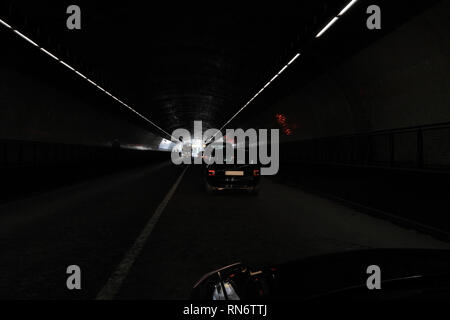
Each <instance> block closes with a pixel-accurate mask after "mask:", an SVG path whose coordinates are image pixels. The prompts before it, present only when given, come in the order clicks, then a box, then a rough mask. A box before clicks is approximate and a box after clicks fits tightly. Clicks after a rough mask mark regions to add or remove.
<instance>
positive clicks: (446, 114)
mask: <svg viewBox="0 0 450 320" xmlns="http://www.w3.org/2000/svg"><path fill="white" fill-rule="evenodd" d="M449 6H450V1H442V2H440V3H438V4H437V5H436V6H434V7H432V8H431V9H429V10H427V11H426V12H424V13H422V14H420V15H419V16H417V17H415V18H413V19H412V20H410V21H408V22H407V23H406V24H404V25H402V26H401V27H400V28H398V29H396V30H394V31H393V32H392V33H390V34H388V35H386V36H385V37H383V38H381V39H380V40H379V41H378V42H376V43H374V44H372V45H370V46H369V47H367V48H365V49H363V50H362V51H361V52H359V53H357V54H356V55H354V56H352V57H351V58H349V59H348V60H347V61H345V62H343V63H342V64H341V65H339V66H337V67H335V68H334V69H332V70H329V72H327V73H326V74H323V75H321V76H319V77H317V78H316V79H315V80H313V81H312V82H310V83H309V84H308V85H306V86H303V87H301V88H298V89H297V90H296V91H295V92H294V93H293V94H291V95H290V96H288V97H285V98H283V99H280V100H279V101H278V102H277V103H276V104H275V105H274V106H273V107H271V108H268V110H267V111H266V112H264V113H263V114H262V117H261V119H262V122H264V123H265V126H266V127H267V126H268V127H274V125H276V122H275V119H274V115H275V114H277V113H282V114H284V115H285V116H286V118H287V120H288V123H289V122H290V123H296V124H297V128H296V129H295V130H294V133H293V134H292V135H290V136H286V135H284V136H283V138H282V139H283V141H292V140H304V139H310V138H318V137H327V136H337V135H342V134H352V133H360V132H370V131H375V130H382V129H393V128H400V127H408V126H417V125H426V124H433V123H440V122H448V121H450V89H449V88H450V33H449V32H448V30H450V17H449V16H448V12H450V10H449V8H448V7H449ZM368 32H370V31H368ZM348 41H351V39H348Z"/></svg>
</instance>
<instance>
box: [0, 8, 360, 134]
mask: <svg viewBox="0 0 450 320" xmlns="http://www.w3.org/2000/svg"><path fill="white" fill-rule="evenodd" d="M357 1H358V0H352V1H350V2H349V3H348V4H347V5H346V6H345V7H344V8H343V9H342V10H341V12H339V14H338V15H337V16H335V17H334V18H333V19H331V21H330V22H328V24H327V25H325V27H324V28H323V29H322V30H320V31H319V32H318V33H317V35H316V38H319V37H320V36H322V35H323V34H324V33H325V32H326V31H327V30H328V29H329V28H330V27H331V26H332V25H333V24H334V23H335V22H336V21H337V20H338V19H339V17H341V16H342V15H344V14H345V13H346V12H347V11H348V10H349V9H350V7H352V6H353V5H354V4H355V3H356V2H357ZM0 23H1V24H2V25H4V26H5V27H7V28H8V29H10V30H11V31H13V32H14V33H16V34H17V35H19V36H20V37H21V38H23V39H24V40H26V41H27V42H29V43H30V44H32V45H33V46H35V47H37V48H39V50H41V51H42V52H43V53H45V54H46V55H48V56H49V57H51V58H52V59H54V60H56V61H58V62H59V63H61V64H62V65H63V66H65V67H66V68H68V69H69V70H71V71H72V72H75V73H76V74H77V75H78V76H80V77H81V78H83V79H84V80H86V81H87V82H89V83H90V84H91V85H93V86H94V87H96V88H97V89H99V90H100V91H102V92H103V93H105V94H106V95H108V96H110V97H111V98H112V99H114V100H115V101H117V102H118V103H120V104H121V105H122V106H124V107H126V108H128V109H129V110H131V111H132V112H133V113H135V114H136V115H138V116H139V117H140V118H142V119H144V120H145V121H147V122H148V123H150V124H151V125H153V126H154V127H156V128H157V129H158V130H160V131H161V132H164V133H165V134H167V135H168V136H169V137H171V134H169V133H168V132H166V131H165V130H164V129H163V128H161V127H159V126H158V125H156V124H155V123H154V122H153V121H151V120H150V119H148V118H147V117H145V116H144V115H142V114H140V113H139V112H137V111H136V110H135V109H133V108H132V107H130V106H129V105H128V104H126V103H125V102H123V101H122V100H120V99H119V98H117V97H115V96H114V95H112V94H111V93H110V92H108V91H107V90H105V89H103V88H102V87H101V86H99V85H98V84H97V83H95V82H94V81H92V80H91V79H89V78H88V77H86V76H85V75H84V74H82V73H81V72H79V71H78V70H76V69H75V68H73V67H72V66H70V65H69V64H67V63H66V62H64V61H63V60H61V59H59V58H58V57H57V56H55V55H54V54H52V53H51V52H49V51H47V50H46V49H44V48H43V47H41V46H39V45H38V44H37V43H36V42H34V41H33V40H31V39H30V38H28V37H27V36H25V35H24V34H23V33H21V32H20V31H18V30H16V29H14V28H13V27H12V26H10V25H9V24H8V23H6V22H5V21H3V20H1V19H0ZM299 56H300V53H297V54H295V56H294V57H293V58H292V59H291V60H290V61H289V62H288V63H287V64H286V65H285V66H283V67H282V68H281V69H280V71H278V73H277V74H275V75H274V76H273V77H272V79H270V80H269V81H268V82H267V83H266V84H265V85H264V86H263V87H262V88H261V89H260V90H259V91H258V92H257V93H256V94H255V95H254V96H253V97H252V98H251V99H250V100H248V101H247V102H246V103H245V104H244V106H243V107H242V108H240V109H239V110H238V111H237V112H236V113H235V114H234V115H233V116H232V117H231V118H230V119H229V120H228V121H227V122H226V123H225V124H224V125H223V126H222V127H221V128H220V131H221V130H222V129H223V128H224V127H225V126H226V125H228V124H229V123H230V122H231V121H232V120H233V119H234V118H235V117H236V116H237V115H238V114H239V113H240V112H241V111H242V110H244V109H245V108H246V107H247V106H248V105H249V104H250V103H251V102H252V101H253V100H254V99H256V97H257V96H259V95H260V94H261V93H262V92H263V91H264V90H265V89H266V88H267V87H268V86H269V85H270V84H271V83H272V82H273V81H274V80H275V79H276V78H278V76H280V74H281V73H282V72H283V71H285V70H286V69H287V68H288V67H289V66H290V65H291V64H292V63H293V62H294V61H295V60H296V59H297V58H298V57H299Z"/></svg>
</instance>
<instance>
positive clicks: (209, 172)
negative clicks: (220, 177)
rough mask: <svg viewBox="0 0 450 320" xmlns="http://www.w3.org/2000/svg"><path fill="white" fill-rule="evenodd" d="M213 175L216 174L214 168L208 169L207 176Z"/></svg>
mask: <svg viewBox="0 0 450 320" xmlns="http://www.w3.org/2000/svg"><path fill="white" fill-rule="evenodd" d="M214 175H216V171H215V170H208V176H214Z"/></svg>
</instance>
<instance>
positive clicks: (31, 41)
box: [13, 30, 39, 48]
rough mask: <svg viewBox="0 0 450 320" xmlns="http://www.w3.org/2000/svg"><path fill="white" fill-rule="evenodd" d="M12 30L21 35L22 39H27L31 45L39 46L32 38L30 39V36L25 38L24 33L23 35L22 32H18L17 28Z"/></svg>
mask: <svg viewBox="0 0 450 320" xmlns="http://www.w3.org/2000/svg"><path fill="white" fill-rule="evenodd" d="M13 31H14V33H16V34H18V35H19V36H21V37H22V39H25V40H26V41H28V42H29V43H31V44H32V45H33V46H35V47H38V48H39V46H38V45H37V43H36V42H34V41H33V40H31V39H30V38H27V37H26V36H25V35H23V34H22V33H20V32H19V31H17V30H13Z"/></svg>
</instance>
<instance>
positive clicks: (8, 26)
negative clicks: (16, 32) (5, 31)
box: [0, 19, 12, 29]
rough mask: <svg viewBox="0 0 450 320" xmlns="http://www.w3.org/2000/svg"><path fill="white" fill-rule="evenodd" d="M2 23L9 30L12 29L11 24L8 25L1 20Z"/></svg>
mask: <svg viewBox="0 0 450 320" xmlns="http://www.w3.org/2000/svg"><path fill="white" fill-rule="evenodd" d="M0 23H1V24H2V25H4V26H5V27H7V28H9V29H12V27H11V26H10V25H9V24H7V23H6V22H5V21H3V20H2V19H0Z"/></svg>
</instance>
